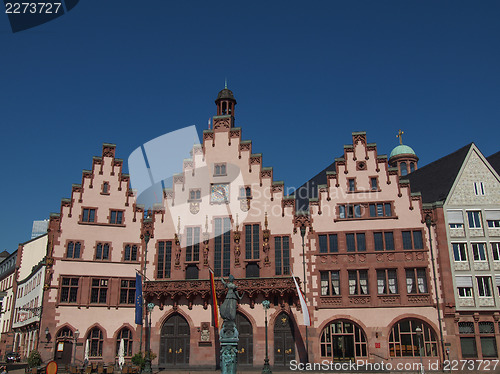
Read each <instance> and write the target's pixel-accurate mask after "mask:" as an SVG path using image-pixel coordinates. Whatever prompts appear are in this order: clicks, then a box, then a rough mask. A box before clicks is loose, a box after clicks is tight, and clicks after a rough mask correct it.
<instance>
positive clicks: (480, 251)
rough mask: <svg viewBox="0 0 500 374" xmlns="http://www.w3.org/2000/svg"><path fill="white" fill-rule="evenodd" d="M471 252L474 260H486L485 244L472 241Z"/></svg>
mask: <svg viewBox="0 0 500 374" xmlns="http://www.w3.org/2000/svg"><path fill="white" fill-rule="evenodd" d="M472 254H473V256H474V261H487V258H486V244H485V243H472Z"/></svg>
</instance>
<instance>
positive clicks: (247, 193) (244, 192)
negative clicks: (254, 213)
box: [240, 187, 252, 199]
mask: <svg viewBox="0 0 500 374" xmlns="http://www.w3.org/2000/svg"><path fill="white" fill-rule="evenodd" d="M251 197H252V189H251V188H250V187H241V188H240V198H241V199H249V198H251Z"/></svg>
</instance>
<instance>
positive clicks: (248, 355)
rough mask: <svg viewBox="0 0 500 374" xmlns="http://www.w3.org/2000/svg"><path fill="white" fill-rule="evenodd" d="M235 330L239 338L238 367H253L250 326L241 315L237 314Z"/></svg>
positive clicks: (251, 331) (246, 319) (251, 330)
mask: <svg viewBox="0 0 500 374" xmlns="http://www.w3.org/2000/svg"><path fill="white" fill-rule="evenodd" d="M236 328H237V329H238V333H239V338H240V341H239V342H238V366H240V365H241V366H253V329H252V324H251V322H250V321H249V320H248V318H247V317H245V316H244V315H243V314H241V313H237V314H236Z"/></svg>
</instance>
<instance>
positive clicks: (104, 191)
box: [102, 182, 109, 195]
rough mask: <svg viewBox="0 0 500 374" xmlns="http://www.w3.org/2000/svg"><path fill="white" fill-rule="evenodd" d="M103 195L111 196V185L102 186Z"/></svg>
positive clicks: (105, 183) (104, 184)
mask: <svg viewBox="0 0 500 374" xmlns="http://www.w3.org/2000/svg"><path fill="white" fill-rule="evenodd" d="M102 193H103V194H104V195H109V183H108V182H104V183H103V184H102Z"/></svg>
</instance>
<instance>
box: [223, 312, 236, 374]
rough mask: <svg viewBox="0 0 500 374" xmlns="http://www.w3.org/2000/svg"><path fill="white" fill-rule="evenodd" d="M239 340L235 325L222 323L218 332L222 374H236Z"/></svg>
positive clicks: (227, 322) (228, 322)
mask: <svg viewBox="0 0 500 374" xmlns="http://www.w3.org/2000/svg"><path fill="white" fill-rule="evenodd" d="M239 340H240V339H239V337H238V330H237V329H236V324H235V323H234V322H230V321H224V323H223V325H222V329H221V330H220V346H221V348H220V368H221V373H222V374H236V368H237V366H238V342H239Z"/></svg>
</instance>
